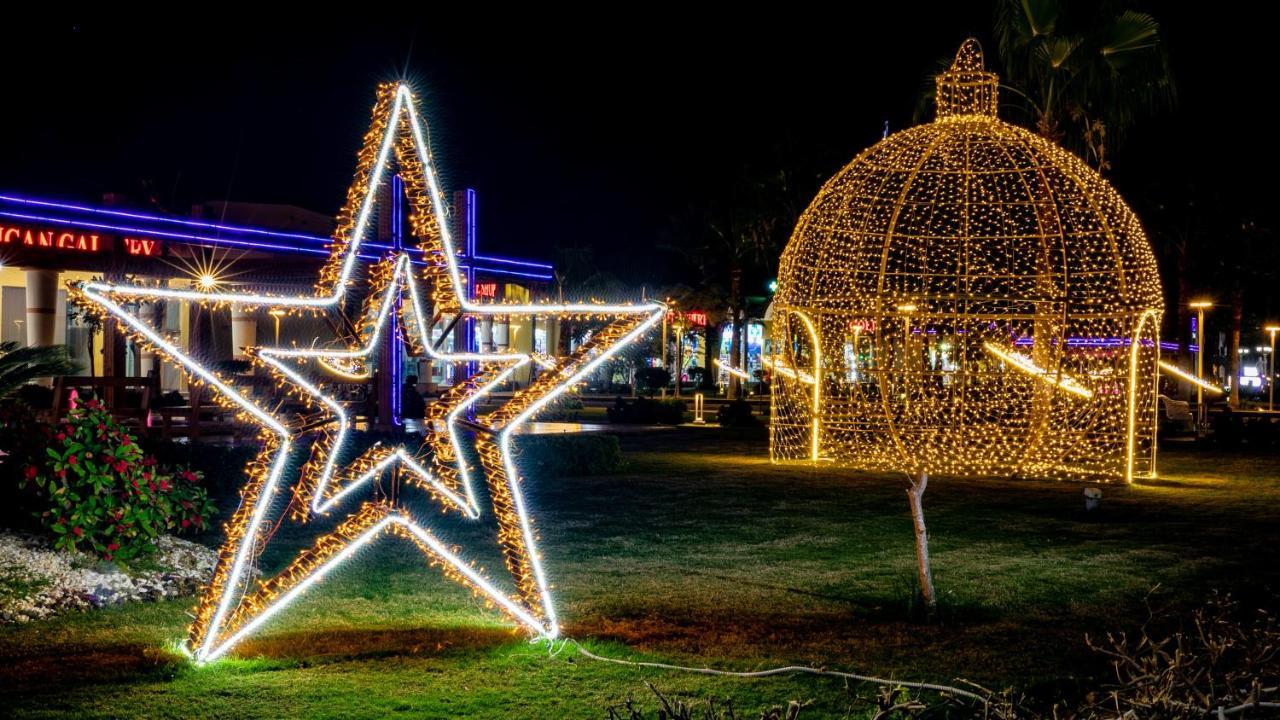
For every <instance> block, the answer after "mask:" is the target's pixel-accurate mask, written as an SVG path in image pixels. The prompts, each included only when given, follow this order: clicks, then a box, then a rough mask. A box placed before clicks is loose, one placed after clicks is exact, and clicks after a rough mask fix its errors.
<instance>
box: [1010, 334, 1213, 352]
mask: <svg viewBox="0 0 1280 720" xmlns="http://www.w3.org/2000/svg"><path fill="white" fill-rule="evenodd" d="M1131 342H1132V341H1131V340H1129V338H1080V337H1074V338H1067V346H1068V347H1071V346H1082V347H1128V346H1129V344H1130V343H1131ZM1013 344H1014V345H1015V346H1018V347H1029V346H1031V345H1033V344H1035V338H1028V337H1023V338H1018V339H1017V340H1014V341H1013ZM1142 344H1143V345H1145V346H1147V347H1150V346H1151V344H1152V343H1151V341H1150V340H1143V341H1142ZM1189 347H1190V351H1191V352H1197V351H1198V350H1199V347H1198V346H1196V345H1191V346H1189ZM1160 349H1161V350H1178V349H1179V348H1178V343H1174V342H1166V341H1161V342H1160Z"/></svg>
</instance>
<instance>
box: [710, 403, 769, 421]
mask: <svg viewBox="0 0 1280 720" xmlns="http://www.w3.org/2000/svg"><path fill="white" fill-rule="evenodd" d="M716 422H718V423H720V426H721V427H759V425H760V418H758V417H756V416H755V413H753V412H752V410H751V403H749V402H747V401H746V400H734V401H733V402H731V403H725V404H724V405H721V406H720V411H719V412H718V413H716Z"/></svg>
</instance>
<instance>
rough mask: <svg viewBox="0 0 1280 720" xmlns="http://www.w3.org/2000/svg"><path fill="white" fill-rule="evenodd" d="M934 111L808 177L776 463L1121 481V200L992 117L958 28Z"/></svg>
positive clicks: (782, 324) (1156, 285) (1131, 383)
mask: <svg viewBox="0 0 1280 720" xmlns="http://www.w3.org/2000/svg"><path fill="white" fill-rule="evenodd" d="M936 82H937V96H936V104H937V117H936V119H935V120H934V121H933V122H931V123H927V124H924V125H920V126H917V127H913V128H910V129H907V130H904V131H902V132H899V133H895V134H893V135H891V136H889V137H887V138H885V139H884V140H882V141H881V142H879V143H877V144H876V145H874V146H872V147H871V148H869V149H867V150H866V151H864V152H863V153H862V154H860V155H859V156H858V157H857V158H855V159H854V160H853V162H851V163H850V164H849V165H848V166H846V167H845V168H844V169H843V170H841V171H840V172H839V173H838V174H837V175H836V176H835V177H833V178H832V179H831V180H830V181H828V182H827V183H826V185H825V186H824V187H823V188H822V190H821V191H820V192H819V193H818V195H817V197H816V198H814V200H813V202H812V203H811V204H810V205H809V207H808V209H806V210H805V212H804V214H803V215H802V216H801V218H800V221H799V222H798V223H797V225H796V228H795V231H794V233H793V234H792V236H791V240H790V242H789V243H788V244H787V247H786V250H784V251H783V254H782V261H781V268H780V271H779V276H778V291H777V295H776V297H775V300H774V306H773V308H772V315H773V323H772V330H771V341H772V342H771V346H772V347H771V353H770V355H769V357H768V358H767V365H768V366H769V368H770V370H771V378H772V393H773V419H772V424H771V434H770V448H771V453H772V456H773V458H774V459H775V460H814V461H832V462H835V463H839V464H842V465H848V466H853V467H859V468H867V469H875V470H892V471H903V472H907V473H910V474H913V475H915V474H919V473H930V474H944V475H996V476H1017V477H1053V478H1063V479H1077V480H1093V481H1121V482H1123V481H1131V480H1132V479H1134V478H1135V477H1143V476H1150V475H1153V474H1154V472H1155V421H1156V391H1155V383H1156V373H1157V372H1158V369H1157V365H1158V362H1159V346H1160V343H1159V327H1160V316H1161V313H1162V312H1163V301H1162V298H1161V291H1160V281H1159V277H1158V275H1157V272H1156V262H1155V257H1154V255H1153V254H1152V251H1151V246H1150V244H1149V243H1148V242H1147V238H1146V236H1145V235H1144V234H1143V231H1142V227H1141V225H1140V224H1139V222H1138V219H1137V217H1135V216H1134V214H1133V211H1132V210H1130V209H1129V206H1128V205H1126V204H1125V202H1124V200H1123V199H1121V197H1120V195H1119V194H1117V193H1116V191H1115V190H1114V189H1112V187H1111V186H1110V185H1109V184H1108V183H1107V182H1106V181H1105V180H1104V179H1103V178H1102V177H1101V176H1100V175H1098V173H1096V172H1095V171H1094V170H1093V169H1091V168H1090V167H1088V166H1087V165H1086V164H1085V163H1084V162H1082V161H1081V160H1080V159H1079V158H1077V157H1076V156H1075V155H1072V154H1071V153H1069V152H1067V151H1065V150H1063V149H1062V148H1059V147H1057V146H1056V145H1054V144H1053V143H1051V142H1050V141H1048V140H1046V139H1044V138H1042V137H1040V136H1038V135H1035V134H1034V133H1031V132H1029V131H1027V130H1024V129H1023V128H1020V127H1015V126H1013V125H1010V124H1008V123H1005V122H1002V121H1001V120H999V119H998V118H997V117H996V106H997V92H996V89H997V82H998V80H997V78H996V76H995V75H994V74H993V73H989V72H986V71H985V70H984V69H983V62H982V49H981V47H980V46H979V45H978V43H977V42H976V41H974V40H968V41H966V42H965V43H964V44H963V45H962V46H961V47H960V51H959V52H958V53H957V55H956V59H955V62H954V63H953V64H952V65H951V68H950V69H949V70H948V71H947V72H945V73H942V74H941V75H939V76H938V77H937V80H936Z"/></svg>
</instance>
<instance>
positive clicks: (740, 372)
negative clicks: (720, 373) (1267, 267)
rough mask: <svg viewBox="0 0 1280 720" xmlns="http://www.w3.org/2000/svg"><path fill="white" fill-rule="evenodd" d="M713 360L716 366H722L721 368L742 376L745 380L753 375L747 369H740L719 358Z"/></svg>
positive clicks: (736, 375)
mask: <svg viewBox="0 0 1280 720" xmlns="http://www.w3.org/2000/svg"><path fill="white" fill-rule="evenodd" d="M711 362H712V363H714V364H715V366H716V367H718V368H720V369H721V370H724V371H725V372H727V373H729V374H730V375H733V376H734V377H739V378H742V379H743V380H750V379H751V376H750V375H748V374H747V373H746V371H745V370H740V369H738V368H736V367H734V366H732V365H727V364H725V363H722V362H720V359H719V358H716V359H715V360H712V361H711Z"/></svg>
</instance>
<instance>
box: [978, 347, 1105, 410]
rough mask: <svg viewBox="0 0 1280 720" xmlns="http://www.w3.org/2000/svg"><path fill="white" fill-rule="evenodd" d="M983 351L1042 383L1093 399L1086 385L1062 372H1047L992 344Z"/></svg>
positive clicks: (1021, 355) (1028, 359)
mask: <svg viewBox="0 0 1280 720" xmlns="http://www.w3.org/2000/svg"><path fill="white" fill-rule="evenodd" d="M982 349H983V350H986V351H987V352H989V353H991V354H992V355H994V356H996V357H998V358H1000V359H1001V360H1003V361H1005V362H1007V363H1009V365H1011V366H1013V367H1014V368H1016V369H1018V370H1020V371H1022V372H1024V373H1026V374H1027V375H1030V376H1031V377H1033V378H1035V379H1037V380H1039V381H1041V382H1045V383H1048V384H1050V385H1055V386H1057V387H1059V388H1061V389H1062V390H1066V391H1067V392H1069V393H1071V394H1072V395H1075V396H1077V397H1082V398H1085V399H1088V398H1091V397H1093V391H1092V390H1090V389H1089V388H1087V387H1085V386H1084V385H1081V384H1080V383H1079V382H1077V381H1076V379H1075V378H1072V377H1068V376H1066V375H1063V374H1062V373H1061V372H1057V373H1055V372H1053V371H1052V370H1046V369H1044V368H1042V367H1040V366H1039V365H1036V363H1035V361H1034V360H1032V359H1031V358H1029V357H1027V356H1026V355H1023V354H1021V353H1016V352H1012V351H1009V350H1003V349H1001V348H998V347H996V346H995V345H992V344H991V343H983V344H982Z"/></svg>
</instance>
